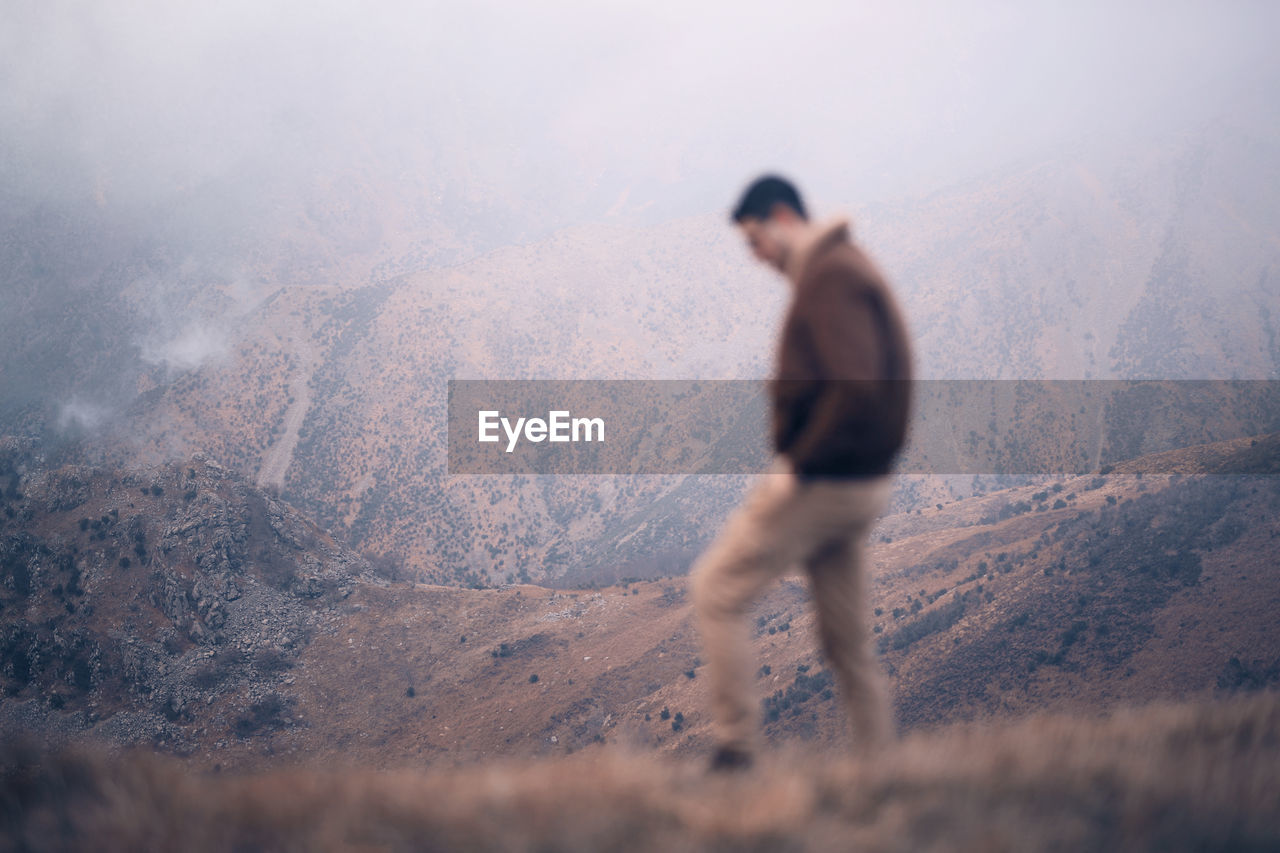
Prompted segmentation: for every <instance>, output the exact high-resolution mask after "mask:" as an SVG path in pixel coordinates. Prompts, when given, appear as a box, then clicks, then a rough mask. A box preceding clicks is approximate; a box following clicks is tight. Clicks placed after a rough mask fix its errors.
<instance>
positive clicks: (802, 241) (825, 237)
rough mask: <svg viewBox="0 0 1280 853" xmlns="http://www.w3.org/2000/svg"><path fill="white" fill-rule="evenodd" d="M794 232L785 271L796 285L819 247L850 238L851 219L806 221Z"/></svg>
mask: <svg viewBox="0 0 1280 853" xmlns="http://www.w3.org/2000/svg"><path fill="white" fill-rule="evenodd" d="M793 234H794V236H793V237H792V241H791V250H790V252H788V253H787V262H786V264H785V269H784V273H785V274H786V277H787V279H788V280H789V281H790V282H791V284H792V285H793V286H794V285H797V284H799V283H800V277H801V276H802V275H804V269H805V266H806V265H807V264H808V262H809V259H810V258H811V257H812V256H813V255H814V253H815V252H816V251H817V250H818V249H820V248H821V247H823V246H826V245H827V244H829V243H831V242H835V241H838V240H847V239H848V237H849V221H848V220H847V219H843V218H841V219H832V220H830V221H827V222H821V223H813V222H805V223H804V224H803V225H798V226H796V229H795V231H794V232H793Z"/></svg>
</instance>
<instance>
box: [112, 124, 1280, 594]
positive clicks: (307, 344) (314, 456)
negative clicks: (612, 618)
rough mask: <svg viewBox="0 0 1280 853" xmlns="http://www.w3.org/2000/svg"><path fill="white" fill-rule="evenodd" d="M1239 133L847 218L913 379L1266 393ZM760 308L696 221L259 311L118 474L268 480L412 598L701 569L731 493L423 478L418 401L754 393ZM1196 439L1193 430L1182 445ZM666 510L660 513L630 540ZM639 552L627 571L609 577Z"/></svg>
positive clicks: (1261, 251)
mask: <svg viewBox="0 0 1280 853" xmlns="http://www.w3.org/2000/svg"><path fill="white" fill-rule="evenodd" d="M1258 132H1259V131H1258V130H1257V129H1256V128H1254V127H1253V126H1252V125H1251V124H1250V123H1248V122H1237V123H1236V124H1234V125H1230V124H1229V125H1226V126H1224V127H1222V128H1220V129H1218V130H1217V131H1215V132H1213V133H1210V131H1208V130H1203V131H1198V132H1196V133H1188V134H1185V135H1184V136H1181V137H1172V138H1170V139H1169V140H1168V141H1167V142H1166V143H1165V144H1164V145H1163V146H1159V147H1154V148H1148V149H1143V150H1131V151H1128V152H1126V153H1124V154H1123V155H1116V156H1112V157H1109V158H1108V157H1103V156H1101V155H1098V154H1097V153H1096V152H1095V153H1094V154H1093V155H1090V156H1084V155H1082V157H1081V159H1079V160H1076V161H1070V160H1068V161H1058V162H1049V163H1043V164H1039V165H1035V166H1029V167H1026V168H1024V169H1023V170H1021V171H1013V172H1005V173H1002V174H999V175H993V176H990V179H989V180H985V181H982V182H970V183H967V184H964V185H961V186H957V187H954V188H952V189H950V190H948V191H946V192H942V193H938V194H935V195H934V196H931V197H929V198H926V199H917V200H915V201H913V202H911V203H909V204H907V203H903V204H900V205H896V206H889V205H877V206H875V207H873V208H868V209H866V210H855V211H854V214H855V215H854V227H855V232H856V233H857V234H858V236H859V238H860V239H862V240H864V241H865V244H866V245H867V247H868V248H869V249H870V250H871V252H872V253H873V254H874V255H875V256H876V257H877V258H878V259H879V260H880V261H881V263H882V264H883V265H884V267H885V269H886V271H887V272H888V274H889V276H890V278H891V280H892V281H893V282H894V284H895V286H896V287H897V288H898V289H899V291H900V293H901V295H902V299H903V303H904V307H905V310H906V313H907V315H908V318H909V320H910V325H911V327H912V331H913V336H914V339H915V342H916V350H917V356H918V362H919V365H918V366H919V368H920V373H921V375H923V376H952V377H979V376H987V377H1010V376H1021V377H1026V376H1049V377H1053V376H1058V377H1064V378H1080V377H1090V376H1092V377H1095V378H1098V377H1107V376H1113V377H1114V376H1131V375H1138V376H1161V377H1163V378H1177V377H1180V376H1223V377H1226V376H1242V377H1269V376H1272V375H1273V373H1274V364H1275V363H1276V361H1275V357H1274V355H1275V354H1274V352H1273V349H1274V348H1273V346H1272V343H1271V342H1273V340H1274V339H1275V337H1276V330H1275V328H1273V326H1274V323H1273V320H1272V318H1271V314H1270V313H1269V311H1267V310H1266V308H1267V305H1266V303H1267V301H1268V300H1267V298H1266V292H1265V290H1259V282H1260V281H1261V282H1265V280H1266V276H1267V275H1269V273H1268V272H1267V271H1268V270H1269V269H1270V268H1271V267H1272V266H1273V265H1274V264H1275V262H1276V261H1277V246H1280V243H1277V242H1276V237H1275V232H1276V224H1275V222H1276V219H1277V217H1276V215H1275V211H1274V210H1273V205H1272V204H1271V202H1270V201H1269V200H1268V199H1267V198H1266V197H1265V195H1259V194H1258V193H1257V191H1256V187H1257V186H1258V184H1257V181H1258V180H1259V177H1258V176H1259V175H1261V174H1263V173H1266V172H1267V170H1269V169H1273V168H1274V158H1267V157H1265V156H1264V155H1265V153H1266V151H1267V150H1268V149H1267V143H1265V142H1262V141H1260V139H1259V137H1258ZM1248 164H1254V166H1256V168H1253V167H1250V166H1249V165H1248ZM1170 253H1172V254H1170ZM1175 256H1176V257H1177V258H1180V259H1181V260H1178V261H1177V262H1176V263H1174V262H1173V261H1172V260H1170V259H1171V258H1173V257H1175ZM406 263H407V262H406ZM1207 292H1212V293H1213V294H1214V295H1215V298H1214V301H1213V305H1212V307H1213V310H1208V308H1209V307H1210V306H1209V304H1208V303H1206V301H1205V297H1204V296H1203V294H1204V293H1207ZM784 300H785V288H784V287H783V286H782V285H780V284H779V283H778V282H776V281H774V280H773V279H772V277H771V276H769V275H768V274H767V273H765V272H764V271H763V270H759V269H755V268H753V267H752V266H751V264H750V262H749V260H748V259H747V258H746V257H745V253H744V250H743V248H742V247H741V246H740V245H739V242H738V241H737V240H736V239H735V238H734V235H733V234H732V233H731V231H730V229H729V228H728V227H727V226H726V225H725V224H724V222H723V221H722V219H721V218H720V217H714V218H712V217H699V218H694V219H686V220H678V221H675V222H671V223H667V224H664V225H660V226H651V227H646V228H634V227H633V228H626V227H621V226H582V227H578V228H573V229H569V230H566V231H562V232H558V233H557V234H555V235H554V236H552V237H550V238H547V239H544V240H540V241H538V242H535V243H531V244H528V245H524V246H514V247H507V248H503V249H500V250H495V251H492V252H490V253H489V254H487V255H484V256H482V257H480V258H477V259H475V260H472V261H469V262H467V263H464V264H462V265H460V266H454V267H448V268H443V269H434V270H423V271H421V272H416V273H411V274H406V275H401V276H399V277H397V278H394V279H390V280H387V281H384V282H382V283H379V284H375V285H360V286H357V285H355V284H354V283H352V282H346V283H343V284H341V285H337V286H335V287H330V288H284V289H282V290H279V291H276V295H274V296H273V297H272V298H271V299H270V300H268V301H264V302H263V304H262V306H261V308H260V309H259V310H258V311H256V312H255V313H254V314H253V315H251V316H249V317H247V318H246V319H247V323H246V327H245V329H244V330H243V337H242V339H241V343H240V344H238V345H237V347H236V348H234V349H233V350H232V351H230V352H229V353H228V354H227V355H226V357H225V358H223V359H221V360H218V361H213V362H210V363H207V364H205V365H204V366H202V367H200V368H199V369H198V370H197V371H194V372H191V373H188V374H183V375H180V376H178V377H176V378H174V379H172V380H163V379H161V380H159V381H160V382H161V384H159V385H157V386H155V388H154V390H153V391H151V392H149V393H148V395H147V397H146V403H145V405H142V406H141V407H140V408H139V409H138V410H137V412H136V414H134V415H133V416H131V420H132V422H133V423H134V424H135V425H136V426H137V429H136V430H134V432H135V434H136V435H137V437H138V438H139V442H138V450H137V452H138V453H140V454H141V455H142V456H143V457H144V458H147V457H149V458H153V459H156V458H159V459H163V458H165V457H166V456H168V455H169V454H172V453H175V452H176V453H178V454H180V455H181V454H182V453H183V452H189V451H190V449H192V448H202V449H204V450H205V451H206V452H208V453H210V454H211V455H212V456H213V457H214V458H218V459H221V460H223V461H224V462H226V464H229V465H232V466H234V467H235V468H236V469H237V470H239V471H241V472H242V473H244V474H246V475H249V476H252V475H254V474H264V473H266V472H267V467H268V466H267V465H266V462H265V461H264V460H265V459H267V458H272V459H273V462H272V465H271V466H270V468H271V471H270V473H271V476H272V478H273V479H276V478H278V480H280V481H282V482H283V487H284V489H285V491H286V493H287V494H288V495H289V497H290V499H291V500H292V501H294V502H296V503H297V504H298V505H299V506H301V507H303V508H305V509H306V511H307V512H309V513H311V514H312V515H313V516H315V517H316V518H317V520H318V521H320V523H321V524H322V525H323V526H325V527H326V528H328V529H331V530H332V531H333V532H334V533H335V535H338V536H340V537H342V538H344V539H345V540H346V541H348V542H350V543H351V544H352V545H353V546H355V547H357V548H359V549H361V550H362V551H364V552H366V553H370V554H374V555H382V556H385V557H387V558H388V559H391V560H393V561H396V562H399V563H401V564H402V565H403V567H404V571H406V572H409V573H410V574H412V575H413V576H415V577H418V578H420V579H423V580H430V581H433V582H440V583H460V584H464V585H466V584H471V585H478V584H482V583H495V582H502V581H503V580H506V579H511V580H517V579H526V578H527V579H529V580H535V581H537V580H542V579H545V578H554V577H557V576H559V575H561V574H563V573H564V572H571V573H572V576H573V577H575V578H576V577H582V576H583V575H584V573H585V572H588V571H590V570H591V569H592V568H593V567H596V566H600V565H603V564H605V563H607V562H610V561H609V560H601V559H599V557H598V555H599V554H600V553H604V552H609V553H610V556H614V557H616V558H617V560H616V562H623V563H627V562H640V561H642V560H643V558H644V557H645V556H646V555H652V556H654V557H655V558H656V559H657V561H658V562H661V563H663V564H664V565H666V564H672V565H674V564H675V563H676V562H677V561H680V560H687V558H688V555H689V554H690V553H692V552H696V551H697V550H698V549H699V548H700V547H701V546H702V545H703V544H705V542H706V539H707V538H708V537H709V536H710V535H711V533H712V531H714V529H715V528H716V527H717V526H718V524H719V523H720V521H721V520H722V518H723V514H724V512H726V511H727V509H728V507H729V506H731V505H732V502H733V501H734V499H735V498H736V496H737V495H739V494H740V489H741V485H740V484H735V483H730V482H728V481H725V482H719V481H716V482H714V483H712V482H707V483H703V484H691V485H689V486H687V487H685V488H684V489H683V490H682V491H684V492H689V491H690V490H692V491H693V492H696V493H697V494H698V495H700V497H696V498H693V500H692V504H690V502H689V500H688V499H686V498H684V497H679V498H678V497H676V494H675V493H674V492H672V491H671V490H672V489H673V488H674V484H675V482H676V481H675V479H674V478H670V479H662V480H659V479H655V480H651V481H648V482H630V483H627V484H625V485H621V484H618V483H605V482H602V481H600V480H595V479H587V480H583V479H573V478H558V479H557V480H556V481H555V483H554V487H552V486H550V485H548V484H547V483H545V482H539V481H536V480H531V481H515V480H510V479H507V478H483V477H468V478H456V477H455V478H447V477H445V476H444V435H443V427H444V415H443V413H444V383H445V381H446V380H447V379H449V378H458V377H468V376H473V377H501V378H519V377H522V376H523V377H539V376H541V377H555V378H573V377H610V378H624V377H637V378H640V377H643V378H661V377H664V376H670V377H688V376H699V375H701V376H719V377H735V376H736V377H747V376H754V377H759V376H766V375H768V373H769V371H770V360H771V357H772V348H773V335H774V333H775V327H776V323H777V321H778V318H779V316H780V312H781V310H782V307H783V303H784ZM1152 311H1158V312H1164V313H1161V314H1159V316H1157V315H1156V314H1152V313H1151V312H1152ZM513 318H518V322H512V319H513ZM299 383H301V384H299ZM299 389H305V392H306V393H305V394H299ZM304 398H305V399H304ZM1135 428H1137V427H1135ZM1270 428H1271V426H1270V424H1269V423H1266V424H1259V426H1258V429H1259V430H1266V429H1270ZM763 429H764V425H763V424H762V425H761V430H762V431H763ZM1055 429H1056V427H1055V426H1054V425H1053V424H1046V425H1042V426H1041V427H1037V428H1036V429H1035V430H1034V431H1032V432H1030V433H1028V436H1029V437H1032V438H1035V439H1037V440H1040V441H1041V444H1042V445H1043V447H1039V449H1038V450H1037V449H1036V447H1037V446H1032V447H1029V448H1028V450H1029V451H1034V452H1052V447H1053V445H1054V442H1055V440H1056V439H1055V435H1054V431H1055ZM1219 437H1220V436H1218V435H1214V434H1209V433H1207V432H1206V431H1203V430H1202V431H1201V432H1200V433H1196V432H1195V431H1194V430H1191V432H1190V433H1189V434H1188V435H1187V436H1186V442H1187V443H1196V442H1199V441H1210V440H1214V439H1216V438H1219ZM1111 439H1112V442H1113V444H1114V443H1117V442H1121V443H1123V441H1122V440H1128V439H1126V438H1125V437H1122V436H1113V437H1111ZM289 442H293V443H292V444H289ZM286 445H287V446H291V447H294V449H293V450H292V452H291V453H284V454H282V453H280V452H278V451H279V449H280V448H282V447H284V446H286ZM184 448H185V449H186V451H184V450H183V449H184ZM1136 452H1142V449H1141V447H1138V448H1136ZM273 454H274V456H273ZM280 472H283V473H280ZM921 488H922V486H921V485H920V484H917V485H915V486H914V487H913V489H914V494H915V496H914V497H912V496H910V495H908V493H907V492H906V491H901V490H900V496H899V501H898V503H897V504H896V506H897V507H898V508H914V507H916V506H929V505H932V504H933V503H935V502H937V500H946V499H948V498H949V497H951V496H955V495H958V494H963V493H966V492H967V488H966V487H965V486H962V485H961V484H960V483H958V482H956V483H945V482H939V483H935V484H931V485H929V486H924V487H923V488H924V491H923V492H920V489H921ZM957 490H958V491H957ZM664 501H665V502H673V505H674V503H678V504H679V505H680V506H681V509H680V510H679V511H678V512H674V513H668V514H667V516H668V520H667V522H665V523H664V525H663V526H661V527H654V526H653V525H652V524H651V523H649V522H648V521H647V519H650V517H651V516H652V514H653V509H652V507H654V506H655V505H656V504H661V503H663V502H664ZM911 501H915V503H911ZM691 508H692V510H691ZM646 525H647V526H646ZM673 525H674V526H673ZM642 529H643V530H644V531H645V532H644V534H643V535H642V536H640V537H639V538H634V537H633V538H632V539H629V540H628V541H630V542H632V543H633V546H632V550H631V551H630V552H627V551H626V549H625V548H624V550H623V552H621V553H617V554H613V553H612V552H610V551H609V549H611V548H612V545H610V544H609V541H610V539H611V538H612V539H613V540H615V541H616V540H617V539H620V538H624V537H627V536H628V535H629V534H631V533H632V532H634V531H639V530H642ZM609 531H617V533H616V534H610V533H609ZM602 536H604V537H605V538H604V539H601V538H600V537H602ZM642 544H643V548H641V547H640V546H641V545H642ZM637 574H638V573H637Z"/></svg>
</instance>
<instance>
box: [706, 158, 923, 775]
mask: <svg viewBox="0 0 1280 853" xmlns="http://www.w3.org/2000/svg"><path fill="white" fill-rule="evenodd" d="M733 221H734V222H735V223H736V224H737V225H738V226H739V227H740V228H741V230H742V232H743V234H744V236H745V237H746V239H747V243H748V244H749V245H750V247H751V250H752V251H753V252H754V254H755V256H756V257H757V258H758V259H759V260H761V261H763V262H764V263H767V264H769V265H770V266H772V267H774V268H775V269H777V270H778V271H779V272H781V273H782V274H783V275H784V276H785V277H786V278H787V280H788V281H789V282H790V285H791V290H792V298H791V304H790V308H789V310H788V311H787V315H786V319H785V320H784V322H783V327H782V336H781V341H780V344H779V347H778V353H777V378H776V380H775V381H774V382H773V383H772V385H771V387H770V391H771V397H772V417H773V446H774V449H775V450H776V451H777V453H778V457H777V459H776V460H775V462H774V464H773V467H772V468H771V470H770V472H769V473H768V474H766V475H765V476H764V477H762V478H761V480H760V482H759V483H758V484H757V485H756V486H755V487H754V489H753V490H752V492H751V493H750V494H749V495H748V497H747V499H746V500H745V502H744V503H743V505H742V506H741V507H740V508H739V509H738V510H737V512H736V513H735V514H734V515H733V516H732V517H731V518H730V519H729V521H728V523H727V524H726V526H725V528H724V530H723V531H722V532H721V534H720V536H719V537H718V538H717V539H716V541H715V542H714V543H713V544H712V545H711V547H710V548H709V549H708V550H707V551H706V553H705V554H703V555H702V557H700V558H699V560H698V562H697V563H696V565H695V566H694V567H693V570H692V572H691V584H692V591H693V600H694V606H695V608H696V610H697V617H698V626H699V630H700V631H701V633H702V639H703V644H704V646H705V649H706V654H707V671H708V676H709V681H710V689H711V701H712V710H713V713H714V716H715V734H716V738H717V741H718V746H717V749H716V752H715V754H714V756H713V758H712V765H711V766H712V769H714V770H734V769H743V768H746V767H749V766H750V765H751V764H752V761H753V755H754V752H755V749H756V738H757V736H758V730H759V721H758V719H757V713H758V708H759V705H758V700H757V699H756V697H755V695H754V690H753V672H754V669H755V667H754V664H753V662H752V661H751V660H750V658H749V655H748V652H749V636H748V625H747V620H746V610H747V608H748V607H749V606H750V604H751V602H752V601H753V600H754V599H755V598H756V597H757V596H758V595H759V594H760V593H761V592H762V591H763V590H764V588H765V587H766V586H767V585H768V584H769V582H770V581H772V580H774V579H775V578H777V577H778V576H779V575H781V574H782V573H783V572H785V571H786V570H787V569H788V568H789V567H791V566H793V565H797V564H798V565H801V566H803V567H804V569H805V570H806V572H807V573H808V575H809V579H810V581H811V585H812V588H813V597H814V601H815V604H816V608H817V617H818V629H819V631H820V634H821V638H822V648H823V651H824V653H825V655H826V660H827V663H828V665H829V666H830V667H831V668H832V669H833V670H834V672H835V675H836V677H837V680H838V682H839V685H840V688H841V691H842V694H843V696H844V699H845V704H846V707H847V708H848V711H849V717H850V721H851V723H852V724H853V734H854V742H855V744H857V745H858V747H859V748H860V750H861V751H862V752H864V753H866V752H869V751H871V750H872V749H874V748H875V747H877V746H879V745H881V744H883V743H884V742H885V741H886V740H888V739H889V738H891V737H892V734H893V723H892V717H891V714H890V711H889V703H888V697H887V694H886V691H885V686H884V683H883V678H882V676H881V674H880V670H879V665H878V663H877V662H876V658H875V651H874V649H873V648H872V644H871V631H870V627H869V619H868V614H867V613H865V609H866V587H867V584H866V571H865V568H864V566H863V561H862V551H863V543H864V540H865V538H866V535H867V533H868V531H869V530H870V528H871V526H872V524H873V523H874V522H875V520H876V518H877V517H878V516H879V515H880V513H881V512H883V511H884V508H885V507H886V505H887V503H888V499H889V492H890V476H889V471H890V468H891V466H892V463H893V459H894V457H895V456H896V454H897V452H898V450H899V448H900V447H901V446H902V443H903V440H904V437H905V434H906V424H907V415H908V408H909V387H908V382H909V379H910V375H911V364H910V352H909V349H908V344H907V334H906V330H905V328H904V326H903V322H902V319H901V317H900V315H899V313H898V309H897V307H896V305H895V302H894V299H893V297H892V295H891V294H890V292H889V289H888V287H887V286H886V285H885V282H884V280H883V279H882V278H881V275H880V273H879V272H878V271H877V270H876V268H875V266H874V265H873V264H872V262H871V261H870V260H869V259H868V258H867V256H866V255H864V254H863V253H862V251H861V250H859V249H858V248H857V247H856V246H854V245H853V243H852V242H851V241H850V237H849V228H848V224H847V223H846V222H844V221H834V222H831V223H829V224H824V225H819V224H815V223H811V222H810V221H809V219H808V215H807V214H806V212H805V207H804V203H803V202H802V201H801V199H800V195H799V193H798V192H797V191H796V189H795V187H794V186H792V185H791V184H790V183H789V182H787V181H786V180H784V179H782V178H779V177H776V176H765V177H762V178H760V179H759V180H757V181H755V182H754V183H752V184H751V186H750V187H748V188H747V190H746V192H745V193H744V195H743V197H742V200H741V202H740V203H739V204H738V206H737V208H735V209H734V211H733Z"/></svg>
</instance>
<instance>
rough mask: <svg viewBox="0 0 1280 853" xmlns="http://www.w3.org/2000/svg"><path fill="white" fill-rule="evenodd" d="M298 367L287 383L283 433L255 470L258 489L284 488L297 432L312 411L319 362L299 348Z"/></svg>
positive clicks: (312, 352) (307, 346)
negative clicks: (313, 381)
mask: <svg viewBox="0 0 1280 853" xmlns="http://www.w3.org/2000/svg"><path fill="white" fill-rule="evenodd" d="M297 352H298V356H299V358H300V362H301V364H300V366H299V368H298V372H297V374H295V375H294V377H293V379H292V380H291V381H290V383H289V391H290V393H291V394H292V395H293V402H292V403H290V404H289V408H288V409H286V410H285V413H284V432H283V434H281V436H280V438H279V439H277V440H276V443H275V444H273V445H271V447H269V448H267V452H266V454H265V455H264V456H263V457H262V467H260V468H259V469H258V479H257V485H258V486H259V487H260V488H266V487H274V488H276V489H282V488H284V476H285V474H286V473H287V472H288V470H289V466H290V465H292V464H293V451H294V450H296V449H297V447H298V431H299V430H301V429H302V423H303V421H305V420H306V417H307V412H308V410H310V408H311V377H312V375H313V374H314V373H315V370H316V363H317V361H318V358H317V356H316V352H315V349H314V348H313V347H312V346H311V345H310V344H302V345H301V346H299V347H298V351H297Z"/></svg>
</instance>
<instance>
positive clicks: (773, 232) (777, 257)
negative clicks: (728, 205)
mask: <svg viewBox="0 0 1280 853" xmlns="http://www.w3.org/2000/svg"><path fill="white" fill-rule="evenodd" d="M776 226H777V223H775V222H774V221H773V220H772V219H756V218H755V217H748V218H746V219H744V220H742V222H741V223H740V224H739V227H740V228H741V229H742V235H743V236H744V237H745V238H746V240H747V245H748V246H749V247H750V248H751V254H753V255H755V256H756V259H757V260H760V261H763V262H764V263H766V264H768V265H769V266H771V267H773V268H774V269H776V270H778V271H779V272H781V271H782V269H783V267H784V266H785V265H786V260H787V251H786V245H785V244H784V243H783V241H782V240H781V239H780V237H779V234H778V230H777V227H776Z"/></svg>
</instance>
